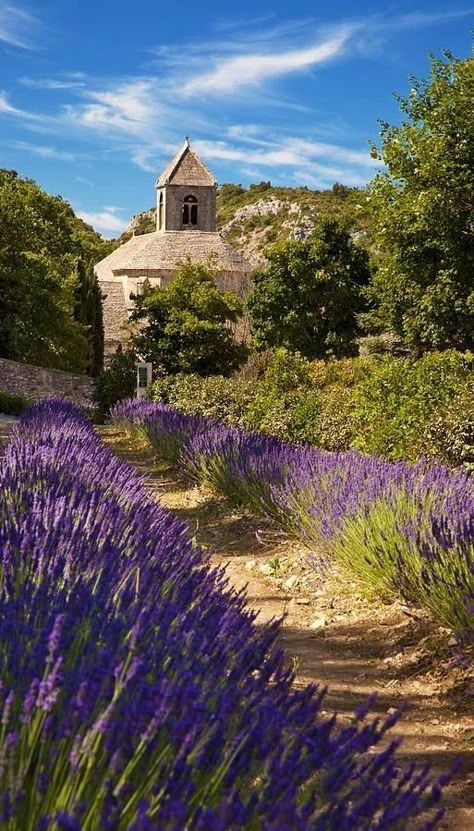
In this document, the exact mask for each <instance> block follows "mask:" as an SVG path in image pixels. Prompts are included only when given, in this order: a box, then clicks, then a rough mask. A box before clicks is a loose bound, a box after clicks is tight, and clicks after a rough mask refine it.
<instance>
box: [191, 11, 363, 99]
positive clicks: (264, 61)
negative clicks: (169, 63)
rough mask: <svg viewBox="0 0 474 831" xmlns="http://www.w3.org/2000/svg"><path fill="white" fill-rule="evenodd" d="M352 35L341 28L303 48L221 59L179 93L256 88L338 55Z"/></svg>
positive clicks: (344, 28)
mask: <svg viewBox="0 0 474 831" xmlns="http://www.w3.org/2000/svg"><path fill="white" fill-rule="evenodd" d="M353 32H354V26H350V25H344V26H341V27H339V29H338V31H336V32H334V33H333V34H332V35H329V36H328V37H327V38H326V39H325V40H322V41H321V42H319V43H315V44H312V45H310V46H307V47H305V48H301V49H291V50H288V51H283V52H281V51H275V52H268V53H267V54H258V53H254V54H242V55H237V56H235V57H230V58H224V59H223V60H222V61H221V62H220V63H219V62H217V63H216V65H215V67H214V68H213V69H212V70H211V72H205V73H203V74H200V75H197V76H196V77H195V78H193V79H192V80H190V81H188V82H187V83H186V84H185V85H184V88H183V92H184V94H185V95H196V94H201V93H214V94H217V95H222V94H223V93H228V92H232V93H235V91H236V90H237V89H239V88H241V87H248V86H256V85H258V84H261V83H262V82H263V81H265V80H267V79H269V78H275V77H277V76H280V75H286V74H287V73H289V72H296V71H297V70H300V71H301V70H304V69H307V68H309V67H312V66H315V65H317V64H322V63H326V62H327V61H329V60H331V59H332V58H335V57H337V56H338V55H340V54H341V53H342V51H343V50H344V48H345V46H346V44H347V41H348V40H349V38H350V36H351V35H352V34H353Z"/></svg>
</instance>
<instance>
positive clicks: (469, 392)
mask: <svg viewBox="0 0 474 831" xmlns="http://www.w3.org/2000/svg"><path fill="white" fill-rule="evenodd" d="M416 450H417V452H418V453H419V454H420V455H423V456H426V457H427V458H428V459H432V460H437V461H440V462H442V463H443V464H446V465H449V466H450V467H462V468H464V469H465V470H466V471H467V472H468V473H474V384H473V382H469V383H468V384H467V386H466V389H465V390H463V391H462V392H461V393H460V394H459V395H458V396H457V397H455V398H454V399H453V400H452V401H450V402H449V404H448V405H446V406H444V407H442V408H440V409H436V410H435V412H434V414H433V416H432V418H431V419H430V420H429V421H428V423H427V424H426V425H425V426H424V428H423V430H421V431H420V432H419V433H418V441H417V443H416Z"/></svg>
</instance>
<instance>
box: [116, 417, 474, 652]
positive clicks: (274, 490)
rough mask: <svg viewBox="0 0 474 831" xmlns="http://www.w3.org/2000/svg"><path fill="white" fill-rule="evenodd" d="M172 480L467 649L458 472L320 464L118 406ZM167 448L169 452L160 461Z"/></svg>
mask: <svg viewBox="0 0 474 831" xmlns="http://www.w3.org/2000/svg"><path fill="white" fill-rule="evenodd" d="M114 416H115V419H116V420H117V421H118V422H119V423H122V424H125V425H129V429H131V430H132V431H133V429H134V428H135V429H137V430H139V431H140V432H141V433H142V434H143V433H144V434H145V435H146V436H147V437H148V438H149V441H150V443H151V444H152V446H153V447H154V448H155V450H157V451H158V452H159V453H160V455H161V456H163V457H164V458H168V459H170V460H178V461H179V468H180V470H181V471H186V472H187V473H188V475H189V476H191V477H192V478H194V479H196V480H197V481H199V482H201V483H204V484H206V485H207V486H210V487H212V488H213V489H215V490H217V491H220V492H223V493H225V494H226V495H227V496H228V497H229V498H231V499H232V500H234V501H235V502H238V503H241V504H244V505H247V506H249V507H251V508H253V509H254V510H257V511H259V512H264V513H266V514H267V515H269V516H270V517H271V518H272V519H274V520H275V521H276V522H278V524H279V525H281V526H282V527H283V528H284V529H285V530H286V531H288V532H289V533H290V534H292V535H294V536H296V537H297V538H298V539H299V540H300V541H301V542H303V543H304V544H305V545H307V546H308V547H309V548H310V549H311V550H312V552H313V562H314V564H315V566H316V567H317V568H318V569H319V568H321V563H323V564H324V565H326V564H327V562H328V561H329V562H330V561H333V560H335V561H336V562H338V563H339V564H340V566H342V568H343V569H344V570H345V571H347V574H348V576H349V578H350V579H351V580H352V581H354V580H356V581H357V582H358V583H359V584H360V586H361V588H362V589H365V590H366V591H368V592H370V593H376V594H378V595H379V596H380V595H382V596H394V595H395V596H399V597H401V598H403V600H404V601H406V602H408V603H411V604H416V605H417V606H419V607H421V608H424V609H426V610H427V611H429V612H430V613H431V615H432V616H433V617H434V619H435V620H436V621H437V622H438V623H439V624H442V625H443V626H446V627H449V628H450V629H451V630H452V631H453V632H454V633H455V634H456V636H457V637H458V639H459V641H460V642H461V643H464V644H469V645H472V643H473V641H474V616H473V601H474V575H473V571H472V560H473V554H474V552H473V544H472V538H473V528H474V487H473V481H472V479H470V478H469V476H468V475H467V474H465V473H457V474H453V473H451V472H450V471H448V470H447V469H446V468H436V467H433V468H429V467H427V466H426V465H425V464H424V463H419V464H418V465H413V466H408V465H404V464H403V463H400V462H399V463H397V464H393V463H390V462H387V461H385V460H382V459H380V458H378V457H372V456H363V455H362V454H358V453H356V452H354V451H352V452H349V453H326V452H324V451H321V450H316V449H314V448H309V447H298V446H296V445H291V444H285V443H284V442H281V441H280V440H279V439H276V438H273V437H268V436H262V435H259V434H257V433H250V432H245V431H242V430H239V429H238V428H232V427H226V426H225V425H222V424H217V423H216V422H213V421H211V420H210V419H205V418H199V417H197V416H188V415H185V414H183V413H179V412H177V411H173V410H170V409H168V408H167V407H165V406H163V405H159V404H155V405H153V404H152V403H150V402H145V404H144V406H143V408H140V406H139V405H138V406H137V405H136V403H134V402H131V403H127V402H125V403H124V404H119V405H117V408H116V410H115V413H114ZM170 448H172V452H170Z"/></svg>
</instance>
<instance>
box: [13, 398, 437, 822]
mask: <svg viewBox="0 0 474 831" xmlns="http://www.w3.org/2000/svg"><path fill="white" fill-rule="evenodd" d="M141 406H142V407H143V405H141ZM144 406H145V408H146V407H148V408H150V406H154V407H155V409H158V408H157V407H156V405H150V404H149V403H148V404H147V403H145V405H144ZM132 409H133V410H134V412H137V411H138V409H139V408H137V407H136V406H134V407H133V408H132ZM1 479H2V482H1V484H2V487H1V488H0V495H1V505H2V508H1V515H2V523H1V525H0V540H1V544H2V550H3V559H2V579H1V581H0V602H1V604H2V615H1V616H0V629H1V633H0V634H1V638H0V642H1V645H2V648H1V650H0V678H1V681H2V686H1V690H0V706H1V709H2V718H1V722H2V730H1V733H0V752H1V758H2V765H1V768H0V779H1V785H2V800H1V802H0V823H1V825H2V828H5V829H10V831H20V829H21V831H24V829H27V828H31V829H33V828H37V829H43V831H53V829H54V831H60V829H64V831H65V829H68V831H95V829H98V828H101V829H110V831H126V829H130V831H131V829H135V831H149V830H150V829H168V830H169V831H178V829H179V831H181V829H183V828H193V829H196V831H204V830H205V831H224V829H227V828H230V827H233V828H242V829H249V831H250V829H255V831H264V829H268V831H270V829H282V828H285V829H286V828H294V829H301V831H306V829H308V831H309V829H314V830H315V829H320V831H336V829H337V831H349V829H350V831H352V830H353V829H354V828H357V829H358V831H375V829H377V831H389V829H390V831H397V829H399V828H400V827H407V824H408V823H410V827H413V828H417V829H420V830H421V829H425V831H427V829H429V828H432V827H433V826H434V824H436V815H437V816H439V815H440V814H439V813H438V814H436V808H434V811H435V818H434V821H433V822H431V821H430V820H429V813H430V811H429V809H430V807H432V806H433V804H435V803H436V802H437V801H438V800H439V796H440V788H439V783H438V784H436V783H435V784H434V785H430V783H429V777H428V774H427V772H426V770H420V771H418V770H415V769H414V767H410V768H409V769H408V770H407V771H405V772H403V773H402V772H400V769H399V768H398V766H397V757H396V754H395V750H396V746H397V743H396V742H392V743H390V744H388V746H387V744H386V743H384V746H383V749H382V750H380V751H378V752H377V749H376V745H377V744H378V742H379V741H380V740H381V739H383V738H384V736H385V734H386V730H387V728H388V727H389V726H391V725H392V724H393V723H394V721H396V718H397V715H390V716H389V717H388V718H387V719H386V720H385V721H384V722H381V721H380V720H379V719H378V720H376V721H370V720H368V719H367V711H368V707H361V708H359V710H358V711H357V713H356V714H355V716H354V719H353V720H352V721H351V722H345V723H344V724H340V723H339V721H338V720H337V719H336V718H335V717H334V716H332V715H331V714H328V713H326V712H324V711H323V707H324V704H323V701H324V694H323V693H322V692H321V691H318V690H316V689H314V688H313V687H308V688H306V689H295V688H294V687H293V684H292V681H293V677H292V673H291V671H289V670H287V669H286V668H284V663H283V658H282V654H281V652H280V651H279V650H277V649H276V648H275V647H274V641H275V636H276V634H277V627H276V626H275V624H270V625H267V626H258V627H257V626H255V624H254V614H253V613H252V612H249V611H248V610H246V608H245V601H244V597H243V596H242V595H241V594H235V593H234V592H231V591H229V589H228V588H226V580H225V576H224V574H223V572H222V571H216V570H211V569H209V567H208V564H207V562H206V558H205V555H204V554H203V552H202V551H201V550H200V549H199V548H198V547H196V546H195V545H193V544H192V542H191V541H189V540H188V538H187V535H186V529H185V526H184V525H183V524H182V523H181V522H180V521H179V520H178V519H176V518H175V517H174V516H173V515H172V514H170V513H169V512H167V511H166V510H164V509H163V508H161V507H160V506H159V505H158V504H157V503H156V502H154V501H153V500H152V498H151V497H150V496H148V495H147V493H146V491H145V489H144V486H143V482H142V480H141V478H140V477H139V476H138V475H137V474H136V473H135V472H134V471H133V470H132V469H130V468H129V467H128V466H127V465H126V464H124V463H123V462H120V461H119V460H118V459H117V458H115V457H114V456H113V454H112V453H111V452H110V451H109V450H107V449H106V448H105V447H104V445H103V444H102V442H101V441H100V439H99V437H98V436H97V434H96V433H94V431H93V429H92V427H91V425H90V422H88V420H87V419H86V418H85V417H84V416H81V415H80V413H79V412H78V411H77V410H75V409H74V408H72V407H70V406H68V405H65V404H62V403H59V402H56V403H55V402H52V403H51V402H46V403H42V404H40V405H36V406H35V407H34V408H32V409H31V410H29V411H28V412H27V413H26V414H25V415H24V416H23V417H22V419H21V421H20V424H19V427H18V429H17V431H16V432H15V434H14V436H13V439H12V441H11V443H10V444H9V446H8V448H7V451H6V454H5V457H4V464H3V467H2V471H1ZM373 751H375V752H373ZM427 809H428V812H429V813H426V811H427Z"/></svg>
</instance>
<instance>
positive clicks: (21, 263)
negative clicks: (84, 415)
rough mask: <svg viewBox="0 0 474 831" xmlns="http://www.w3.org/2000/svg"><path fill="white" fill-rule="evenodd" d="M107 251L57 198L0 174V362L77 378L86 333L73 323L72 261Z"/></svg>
mask: <svg viewBox="0 0 474 831" xmlns="http://www.w3.org/2000/svg"><path fill="white" fill-rule="evenodd" d="M107 249H108V244H104V243H103V241H102V240H101V238H100V237H99V235H98V234H96V233H95V231H93V229H92V228H90V227H89V226H87V225H86V224H85V223H84V222H82V220H79V219H78V218H77V217H76V216H75V215H74V212H73V210H72V208H71V206H70V205H68V203H67V202H65V201H64V200H63V199H61V197H59V196H50V195H49V194H47V193H45V192H44V191H43V190H42V189H41V188H40V187H39V186H38V185H37V184H36V183H35V182H33V181H32V180H31V179H22V178H20V177H19V176H18V175H17V173H16V172H15V171H11V170H0V355H2V356H3V357H7V358H11V359H13V360H19V361H27V362H28V361H29V362H31V363H36V364H39V365H41V366H50V367H57V368H61V369H68V370H71V371H84V370H85V369H86V368H87V364H88V360H89V355H88V353H89V348H88V343H87V330H86V328H85V327H84V326H83V325H82V324H81V323H80V321H79V320H77V319H76V318H75V314H74V312H75V285H76V274H75V267H76V263H77V260H78V257H82V258H84V259H85V260H87V261H90V260H97V259H99V258H100V257H101V256H102V255H103V254H104V253H106V251H107Z"/></svg>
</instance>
